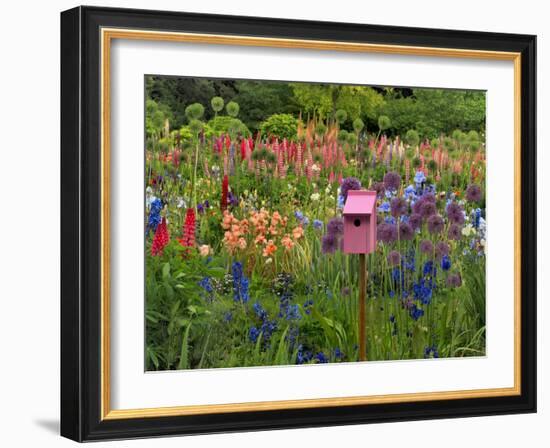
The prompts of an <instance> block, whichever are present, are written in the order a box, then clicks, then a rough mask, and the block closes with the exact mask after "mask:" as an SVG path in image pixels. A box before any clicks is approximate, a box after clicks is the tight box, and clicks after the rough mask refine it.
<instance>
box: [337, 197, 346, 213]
mask: <svg viewBox="0 0 550 448" xmlns="http://www.w3.org/2000/svg"><path fill="white" fill-rule="evenodd" d="M344 203H345V201H344V196H342V195H341V194H339V195H338V208H339V209H342V208H344Z"/></svg>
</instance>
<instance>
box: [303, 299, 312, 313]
mask: <svg viewBox="0 0 550 448" xmlns="http://www.w3.org/2000/svg"><path fill="white" fill-rule="evenodd" d="M312 306H313V300H312V299H309V300H306V301H305V302H304V312H305V313H306V314H308V315H309V314H311V307H312Z"/></svg>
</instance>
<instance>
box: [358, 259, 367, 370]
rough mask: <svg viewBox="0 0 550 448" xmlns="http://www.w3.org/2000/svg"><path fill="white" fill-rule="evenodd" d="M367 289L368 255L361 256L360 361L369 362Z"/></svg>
mask: <svg viewBox="0 0 550 448" xmlns="http://www.w3.org/2000/svg"><path fill="white" fill-rule="evenodd" d="M366 289H367V263H366V255H365V254H359V319H358V322H359V361H366V360H367V340H366V334H365V320H366V319H365V317H366V316H365V313H366V309H365V308H366V300H365V294H366Z"/></svg>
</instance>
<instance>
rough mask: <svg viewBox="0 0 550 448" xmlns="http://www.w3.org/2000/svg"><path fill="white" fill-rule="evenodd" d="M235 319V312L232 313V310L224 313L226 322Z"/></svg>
mask: <svg viewBox="0 0 550 448" xmlns="http://www.w3.org/2000/svg"><path fill="white" fill-rule="evenodd" d="M232 320H233V313H231V311H227V312H226V313H225V314H224V315H223V321H224V322H231V321H232Z"/></svg>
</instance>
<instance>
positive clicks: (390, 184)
mask: <svg viewBox="0 0 550 448" xmlns="http://www.w3.org/2000/svg"><path fill="white" fill-rule="evenodd" d="M400 186H401V176H400V175H399V174H397V173H396V172H395V171H390V172H389V173H386V175H385V176H384V187H385V188H386V190H390V191H396V190H398V189H399V187H400Z"/></svg>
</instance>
